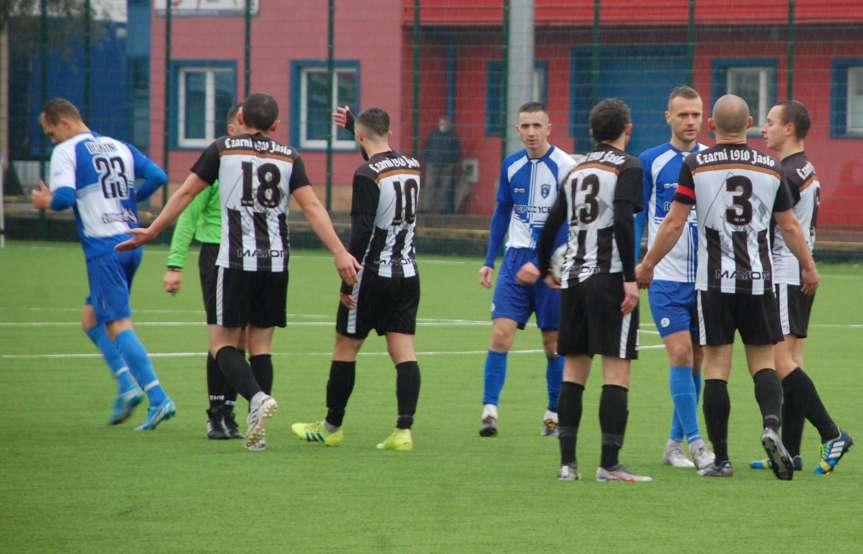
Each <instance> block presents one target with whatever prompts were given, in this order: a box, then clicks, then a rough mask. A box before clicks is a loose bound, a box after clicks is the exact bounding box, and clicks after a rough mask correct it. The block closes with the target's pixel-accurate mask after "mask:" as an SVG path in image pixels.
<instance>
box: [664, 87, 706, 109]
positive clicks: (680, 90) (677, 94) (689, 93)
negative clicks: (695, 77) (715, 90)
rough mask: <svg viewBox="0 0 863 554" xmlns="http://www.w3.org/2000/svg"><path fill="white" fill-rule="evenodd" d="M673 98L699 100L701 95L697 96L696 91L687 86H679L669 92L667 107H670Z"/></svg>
mask: <svg viewBox="0 0 863 554" xmlns="http://www.w3.org/2000/svg"><path fill="white" fill-rule="evenodd" d="M675 98H686V99H687V100H695V99H697V98H701V95H700V94H698V91H697V90H695V89H694V88H692V87H691V86H689V85H680V86H679V87H676V88H675V89H674V90H672V91H671V94H669V95H668V105H669V106H670V105H671V101H672V100H674V99H675Z"/></svg>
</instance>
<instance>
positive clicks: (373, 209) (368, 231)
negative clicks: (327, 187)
mask: <svg viewBox="0 0 863 554" xmlns="http://www.w3.org/2000/svg"><path fill="white" fill-rule="evenodd" d="M380 195H381V189H380V188H379V187H378V184H377V183H376V182H375V181H374V179H372V178H371V177H369V176H367V175H363V174H361V173H357V174H355V175H354V183H353V197H352V198H351V239H350V241H349V242H348V251H349V252H350V253H351V255H352V256H353V257H354V258H356V259H357V260H359V261H360V262H361V263H362V260H363V254H364V253H365V251H366V247H367V246H368V244H369V241H370V240H371V238H372V233H374V230H375V215H376V214H377V211H378V201H379V200H380ZM352 289H353V287H351V286H350V285H348V284H347V283H344V282H342V292H343V293H345V294H350V293H351V291H352Z"/></svg>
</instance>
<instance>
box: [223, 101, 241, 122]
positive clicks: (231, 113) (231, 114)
mask: <svg viewBox="0 0 863 554" xmlns="http://www.w3.org/2000/svg"><path fill="white" fill-rule="evenodd" d="M242 107H243V104H242V103H240V104H236V105H234V106H231V107H230V108H228V113H226V114H225V121H227V122H228V123H230V122H232V121H236V119H237V114H238V113H240V108H242Z"/></svg>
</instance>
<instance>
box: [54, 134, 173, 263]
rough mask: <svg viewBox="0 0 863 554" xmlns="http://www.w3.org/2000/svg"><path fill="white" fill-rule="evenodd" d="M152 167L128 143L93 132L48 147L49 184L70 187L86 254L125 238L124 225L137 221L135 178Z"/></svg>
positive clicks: (104, 249) (132, 225)
mask: <svg viewBox="0 0 863 554" xmlns="http://www.w3.org/2000/svg"><path fill="white" fill-rule="evenodd" d="M153 167H156V166H155V164H153V162H151V161H150V160H149V159H148V158H147V157H146V156H144V155H143V154H141V152H139V151H138V149H137V148H135V147H134V146H131V145H128V144H125V143H123V142H120V141H118V140H115V139H113V138H110V137H105V136H101V135H98V134H96V133H93V132H85V133H80V134H78V135H76V136H74V137H72V138H70V139H68V140H66V141H64V142H62V143H60V144H58V145H57V146H56V147H55V148H54V152H53V153H52V154H51V178H50V188H51V191H52V192H56V191H58V190H59V189H62V188H63V187H70V188H72V189H73V190H74V192H75V205H74V206H73V208H74V212H75V224H76V226H77V227H78V236H79V237H80V239H81V245H82V247H83V249H84V256H85V257H86V258H87V259H91V258H95V257H97V256H101V255H103V254H105V253H107V252H110V251H111V250H113V248H114V246H116V245H117V244H119V243H120V242H123V241H124V240H127V239H128V238H130V236H131V235H129V229H131V228H135V227H137V226H138V211H137V208H136V206H135V200H136V195H135V177H136V174H137V175H139V176H145V175H146V174H147V173H151V172H152V168H153ZM156 169H158V168H156ZM158 171H161V170H158Z"/></svg>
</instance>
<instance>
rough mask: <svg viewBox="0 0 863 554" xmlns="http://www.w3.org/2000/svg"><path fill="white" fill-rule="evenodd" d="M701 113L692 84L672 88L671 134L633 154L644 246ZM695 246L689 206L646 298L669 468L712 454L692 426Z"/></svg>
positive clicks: (697, 351)
mask: <svg viewBox="0 0 863 554" xmlns="http://www.w3.org/2000/svg"><path fill="white" fill-rule="evenodd" d="M703 112H704V106H703V104H702V101H701V97H700V96H699V94H698V92H697V91H696V90H695V89H693V88H691V87H688V86H680V87H677V88H675V89H674V90H673V91H671V94H670V95H669V97H668V110H667V111H666V112H665V120H666V122H667V123H668V126H669V127H670V128H671V139H670V140H669V141H668V142H666V143H665V144H661V145H659V146H656V147H654V148H649V149H647V150H645V151H644V152H642V153H641V155H640V156H639V157H638V158H639V160H641V166H642V167H643V168H644V198H643V205H644V206H645V209H644V210H642V211H641V212H639V213H638V214H637V215H636V224H635V237H636V240H637V241H638V242H640V241H641V235H642V233H643V231H644V228H645V226H646V227H647V247H648V248H650V246H651V245H652V244H653V238H654V236H655V235H656V231H657V230H658V229H659V226H660V224H661V223H662V220H663V219H664V218H665V215H666V214H667V213H668V210H669V208H670V206H671V202H672V201H673V200H674V193H675V191H676V190H677V178H678V176H679V175H680V166H681V164H682V163H683V160H684V159H685V158H686V156H687V155H689V153H691V152H698V151H699V150H702V149H704V148H706V147H705V146H704V145H702V144H699V143H698V140H697V138H698V132H699V131H700V130H701V122H702V117H703ZM697 251H698V228H697V226H696V223H695V211H692V212H691V213H690V214H689V221H688V223H687V226H686V230H685V231H684V232H683V234H681V236H680V239H679V240H678V241H677V244H676V245H675V246H674V248H673V249H672V250H671V252H669V253H668V255H667V256H666V257H665V258H664V259H663V260H662V261H661V262H660V263H659V265H658V266H656V269H655V278H654V280H653V284H652V285H651V286H650V289H649V291H648V299H649V301H650V311H651V312H652V314H653V321H654V323H655V324H656V329H657V330H658V331H659V335H660V337H662V342H663V343H664V344H665V350H666V352H667V354H668V359H669V363H670V366H671V371H670V377H669V388H670V389H671V398H672V400H673V402H674V413H673V415H672V418H671V431H670V432H669V437H668V442H667V443H666V445H665V453H664V455H663V457H662V461H663V463H665V464H670V465H672V466H674V467H684V468H692V467H696V466H697V467H698V468H699V469H701V468H704V467H707V466H709V465H710V464H711V463H713V454H712V453H711V452H710V451H709V450H708V449H707V447H706V446H705V444H704V440H702V438H701V433H700V432H699V429H698V396H699V392H700V389H701V358H702V355H701V347H699V346H698V317H697V314H696V301H695V259H696V253H697ZM637 257H638V248H636V258H637ZM684 439H686V441H687V444H688V445H689V452H690V454H691V456H692V460H690V459H689V458H687V456H686V454H685V453H684V451H683V440H684ZM693 462H694V463H693Z"/></svg>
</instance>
